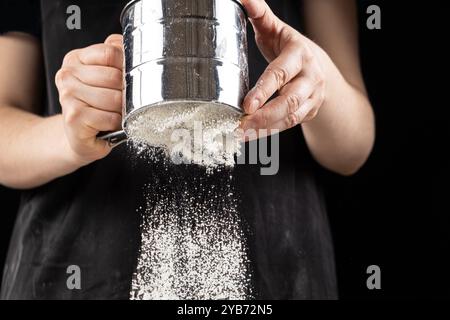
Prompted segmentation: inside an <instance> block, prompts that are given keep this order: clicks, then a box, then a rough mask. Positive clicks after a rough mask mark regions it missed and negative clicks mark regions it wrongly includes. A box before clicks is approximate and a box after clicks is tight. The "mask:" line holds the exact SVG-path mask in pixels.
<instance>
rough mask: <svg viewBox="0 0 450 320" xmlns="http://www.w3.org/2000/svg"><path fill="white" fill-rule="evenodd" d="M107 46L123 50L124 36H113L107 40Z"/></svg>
mask: <svg viewBox="0 0 450 320" xmlns="http://www.w3.org/2000/svg"><path fill="white" fill-rule="evenodd" d="M105 44H109V45H112V46H115V47H119V48H123V36H122V35H121V34H112V35H110V36H109V37H108V38H106V40H105Z"/></svg>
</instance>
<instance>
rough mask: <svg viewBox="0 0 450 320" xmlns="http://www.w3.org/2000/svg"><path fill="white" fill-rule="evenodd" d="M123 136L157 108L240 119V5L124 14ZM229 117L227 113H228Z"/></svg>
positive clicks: (243, 69) (204, 4)
mask: <svg viewBox="0 0 450 320" xmlns="http://www.w3.org/2000/svg"><path fill="white" fill-rule="evenodd" d="M120 20H121V24H122V29H123V36H124V50H125V72H124V74H125V76H124V78H125V80H124V81H125V90H124V107H123V123H122V126H123V130H122V131H119V132H114V133H111V134H107V135H105V136H103V137H101V139H104V140H107V141H109V143H110V144H111V145H113V146H114V145H117V144H119V143H121V142H123V141H125V140H126V139H127V124H129V123H130V121H132V120H133V119H134V118H135V117H136V115H138V114H140V113H141V112H144V111H145V110H148V108H152V106H156V105H161V104H162V105H164V106H167V107H170V105H171V104H175V103H180V102H186V103H187V104H189V103H208V104H213V105H217V107H218V108H231V109H232V110H235V111H236V112H240V113H242V109H241V104H242V101H243V99H244V97H245V95H246V94H247V92H248V89H249V80H248V59H247V30H246V28H247V17H246V14H245V10H244V8H243V7H242V5H241V3H240V1H238V0H139V1H131V2H129V3H128V4H127V5H126V6H125V8H124V9H123V11H122V15H121V18H120ZM228 111H229V110H228Z"/></svg>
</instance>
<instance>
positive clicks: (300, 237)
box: [0, 0, 337, 299]
mask: <svg viewBox="0 0 450 320" xmlns="http://www.w3.org/2000/svg"><path fill="white" fill-rule="evenodd" d="M6 2H8V3H9V4H8V7H10V6H16V7H20V8H21V9H20V10H17V11H14V10H12V11H8V12H9V13H8V15H9V16H10V17H9V18H6V17H0V18H2V20H3V23H2V29H1V30H0V31H3V32H4V31H10V30H17V31H24V32H29V33H31V34H34V35H36V36H37V37H40V39H41V42H42V50H43V56H44V62H45V76H46V100H45V102H44V110H43V113H42V114H43V115H54V114H57V113H60V112H61V107H60V105H59V102H58V93H57V89H56V87H55V84H54V77H55V74H56V72H57V71H58V69H59V68H60V66H61V64H62V60H63V57H64V56H65V54H66V53H67V52H69V51H70V50H72V49H76V48H82V47H86V46H88V45H91V44H95V43H99V42H103V41H104V40H105V38H106V37H107V36H108V35H109V34H111V33H120V24H119V15H120V12H121V9H122V8H123V6H124V5H125V3H126V1H113V0H108V1H107V0H103V1H88V0H82V1H73V0H70V1H69V0H58V1H55V0H54V1H6ZM268 2H269V4H270V5H271V7H272V8H273V11H274V12H275V13H276V14H277V15H279V16H280V17H281V18H282V19H283V20H284V21H286V22H288V23H289V24H291V25H292V26H294V27H296V28H300V21H301V15H300V12H301V7H300V6H299V5H298V3H297V1H277V0H273V1H268ZM36 4H38V5H36ZM39 4H40V6H39ZM74 4H75V5H78V6H79V7H80V8H81V13H82V20H81V21H82V28H81V30H68V29H67V27H66V19H67V17H68V15H67V14H66V9H67V7H68V6H70V5H74ZM3 5H4V3H3ZM14 12H15V13H14ZM24 12H25V13H27V12H28V14H29V16H28V17H27V14H24ZM5 14H7V13H6V12H5V10H2V12H1V16H3V15H5ZM11 15H12V16H11ZM14 15H16V16H15V17H14ZM3 18H4V19H3ZM25 20H26V21H25ZM17 21H19V22H17ZM249 29H251V28H250V27H249ZM249 42H250V43H249V64H250V77H251V83H253V84H254V83H255V81H256V80H257V78H258V76H259V75H260V74H261V73H262V72H263V70H264V68H265V67H266V65H267V63H266V61H265V60H264V59H263V57H262V56H261V54H260V53H259V51H258V49H257V47H256V45H255V43H254V40H253V34H252V32H251V30H249ZM260 167H261V166H260V165H259V164H258V165H238V166H237V167H236V169H235V170H234V172H233V176H234V177H235V179H234V183H235V186H234V187H235V188H236V190H237V194H238V195H239V198H240V202H239V203H240V205H239V212H240V215H241V217H242V220H243V221H244V222H245V224H246V226H247V228H248V232H247V243H248V245H249V258H250V260H251V270H252V272H253V277H252V279H253V280H252V281H253V287H254V295H255V297H256V298H258V299H333V298H336V297H337V288H336V287H337V286H336V278H335V269H334V268H335V267H334V257H333V248H332V239H331V234H330V231H329V226H328V221H327V215H326V209H325V202H324V199H323V195H322V192H321V190H320V186H319V185H318V182H317V181H316V179H315V175H314V171H316V170H317V169H318V168H317V165H316V164H315V162H314V161H313V159H312V157H311V155H310V153H309V151H308V149H307V146H306V144H305V141H304V138H303V135H302V132H301V129H300V127H296V128H293V129H291V130H288V131H285V132H282V133H281V134H280V171H279V173H278V174H277V175H275V176H262V175H261V174H260ZM203 174H205V173H204V172H202V170H198V169H195V168H192V167H189V166H184V167H183V166H169V168H168V169H162V167H161V164H158V163H148V162H144V161H139V160H137V159H136V158H135V157H133V156H132V150H131V149H129V147H128V146H126V145H122V146H120V147H118V148H117V149H115V150H114V151H113V152H112V153H111V154H110V155H109V156H108V157H107V158H105V159H103V160H101V161H97V162H96V163H93V164H91V165H89V166H87V167H84V168H82V169H80V170H78V171H77V172H75V173H73V174H70V175H68V176H65V177H62V178H59V179H56V180H55V181H52V182H50V183H48V184H46V185H44V186H42V187H39V188H36V189H34V190H30V191H24V192H23V193H22V200H21V204H20V209H19V212H18V215H17V221H16V224H15V229H14V232H13V236H12V239H11V243H10V248H9V254H8V257H7V262H6V265H5V270H4V275H3V281H2V288H1V298H2V299H128V298H129V292H130V285H131V278H132V274H133V272H134V271H135V267H136V262H137V257H138V254H139V245H140V222H141V221H140V220H141V217H140V214H139V213H138V212H137V208H139V206H142V205H143V203H144V199H143V193H142V188H143V185H144V184H145V183H148V181H153V182H154V183H157V184H159V185H160V186H161V187H165V188H166V189H165V190H167V192H177V190H176V189H174V188H171V185H175V184H174V183H173V179H175V180H176V179H179V181H189V183H191V184H192V186H194V185H195V184H196V183H198V182H199V181H200V180H201V181H203V182H205V181H209V180H210V179H215V181H221V180H222V179H223V176H221V175H224V174H229V172H226V171H222V172H219V173H215V175H216V176H215V177H214V176H213V177H212V178H211V177H205V178H203V177H202V175H203ZM168 177H171V179H170V183H169V181H168ZM70 265H77V266H79V267H80V269H81V270H82V288H81V290H68V288H67V284H66V281H67V278H68V276H69V275H68V274H67V272H66V271H67V267H68V266H70Z"/></svg>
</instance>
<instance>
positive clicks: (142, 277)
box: [128, 103, 252, 300]
mask: <svg viewBox="0 0 450 320" xmlns="http://www.w3.org/2000/svg"><path fill="white" fill-rule="evenodd" d="M218 109H226V108H217V105H216V106H214V105H212V106H211V105H207V104H197V105H195V104H189V105H187V104H183V103H180V104H178V105H171V106H170V107H167V106H159V107H155V108H152V109H150V111H149V112H146V113H144V114H141V115H139V116H137V117H136V119H135V120H134V121H132V122H131V124H130V127H129V128H128V129H129V134H130V138H131V141H132V144H133V145H134V148H135V150H136V151H137V152H138V154H144V155H145V159H148V161H158V162H160V163H165V165H164V166H166V168H169V167H170V166H173V163H180V162H182V163H183V164H189V165H190V166H194V167H195V168H196V170H198V168H201V170H200V171H199V172H204V174H203V175H202V174H199V175H198V176H195V177H194V178H192V179H191V180H189V181H187V180H186V179H183V177H177V176H176V174H174V173H176V172H177V171H176V170H172V171H170V174H172V175H174V176H173V177H169V178H168V180H166V181H169V183H167V182H166V184H165V185H164V183H158V181H148V182H147V185H146V187H145V188H144V191H145V202H146V203H145V206H144V207H143V208H140V209H139V211H140V213H141V214H142V223H141V247H140V254H139V257H138V261H137V267H136V272H135V274H134V276H133V280H132V287H131V292H130V298H131V299H133V300H141V299H144V300H147V299H169V300H172V299H173V300H177V299H188V300H197V299H207V300H210V299H250V298H252V289H251V272H250V267H249V260H248V258H247V244H246V240H245V239H246V237H245V233H244V232H243V223H242V221H241V218H240V216H239V213H238V198H237V195H236V192H235V190H234V187H233V167H234V155H235V154H236V153H238V152H239V146H240V142H239V140H238V139H237V137H236V136H235V135H234V131H235V129H236V128H237V127H238V125H239V116H238V115H236V114H235V113H234V112H232V111H231V110H230V111H228V112H225V111H226V110H222V111H220V110H218ZM155 150H156V151H155ZM186 168H187V170H189V168H193V167H189V166H187V167H186ZM167 170H168V169H167ZM202 170H203V171H202ZM167 172H169V171H167ZM167 172H165V174H168V173H167ZM178 172H179V171H178ZM218 172H220V174H217V173H218ZM166 187H167V188H166Z"/></svg>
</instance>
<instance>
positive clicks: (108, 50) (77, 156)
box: [55, 34, 124, 166]
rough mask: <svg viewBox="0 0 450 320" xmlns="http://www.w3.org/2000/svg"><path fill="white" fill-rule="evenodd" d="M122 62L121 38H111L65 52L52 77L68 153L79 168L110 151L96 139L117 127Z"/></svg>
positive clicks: (120, 104)
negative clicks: (57, 95)
mask: <svg viewBox="0 0 450 320" xmlns="http://www.w3.org/2000/svg"><path fill="white" fill-rule="evenodd" d="M123 60H124V54H123V38H122V36H121V35H118V34H116V35H111V36H109V37H108V38H107V39H106V41H105V43H102V44H96V45H92V46H90V47H87V48H84V49H77V50H73V51H71V52H69V53H68V54H67V55H66V56H65V58H64V61H63V65H62V67H61V69H60V70H59V71H58V72H57V74H56V77H55V82H56V86H57V88H58V91H59V101H60V103H61V107H62V113H63V119H64V129H65V130H64V131H65V135H66V138H67V142H68V143H67V145H68V152H70V153H71V154H70V156H71V158H72V159H73V161H74V162H75V163H76V164H77V165H79V166H83V165H86V164H89V163H91V162H93V161H96V160H99V159H102V158H104V157H106V156H107V155H108V154H109V152H110V151H111V147H110V146H109V145H108V143H107V142H106V141H102V140H100V139H97V135H98V133H99V132H101V131H114V130H118V129H119V128H120V126H121V122H122V112H121V111H122V90H123V76H122V72H123Z"/></svg>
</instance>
